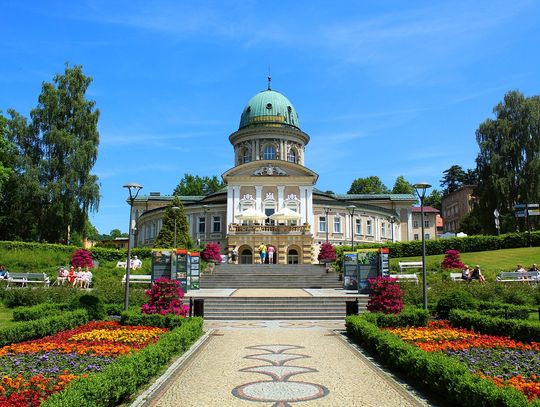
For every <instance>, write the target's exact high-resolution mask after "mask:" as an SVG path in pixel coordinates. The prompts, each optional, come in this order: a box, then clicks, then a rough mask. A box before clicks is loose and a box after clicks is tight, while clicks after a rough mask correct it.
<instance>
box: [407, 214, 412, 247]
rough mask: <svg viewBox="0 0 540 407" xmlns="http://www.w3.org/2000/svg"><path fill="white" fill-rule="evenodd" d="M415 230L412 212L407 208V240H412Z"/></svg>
mask: <svg viewBox="0 0 540 407" xmlns="http://www.w3.org/2000/svg"><path fill="white" fill-rule="evenodd" d="M412 238H413V228H412V211H411V210H410V209H408V208H407V240H412Z"/></svg>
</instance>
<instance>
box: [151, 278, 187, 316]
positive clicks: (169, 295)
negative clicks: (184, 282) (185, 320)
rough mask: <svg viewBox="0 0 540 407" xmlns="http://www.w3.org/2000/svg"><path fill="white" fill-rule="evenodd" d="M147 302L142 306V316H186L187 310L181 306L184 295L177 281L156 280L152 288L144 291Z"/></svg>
mask: <svg viewBox="0 0 540 407" xmlns="http://www.w3.org/2000/svg"><path fill="white" fill-rule="evenodd" d="M146 296H147V297H148V302H147V303H146V304H143V305H142V307H141V311H142V312H143V314H161V315H167V314H174V315H182V316H184V317H185V316H186V314H187V312H188V310H189V308H188V307H187V306H184V305H183V301H182V299H183V298H184V293H183V291H182V289H181V288H180V283H179V282H178V281H177V280H170V279H168V278H158V279H157V280H155V281H154V284H153V285H152V287H151V288H150V289H148V290H146Z"/></svg>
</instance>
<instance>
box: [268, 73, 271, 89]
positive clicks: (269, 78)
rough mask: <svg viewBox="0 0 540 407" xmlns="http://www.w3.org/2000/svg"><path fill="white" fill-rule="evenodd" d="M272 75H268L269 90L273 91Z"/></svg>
mask: <svg viewBox="0 0 540 407" xmlns="http://www.w3.org/2000/svg"><path fill="white" fill-rule="evenodd" d="M271 85H272V75H270V74H268V90H272V86H271Z"/></svg>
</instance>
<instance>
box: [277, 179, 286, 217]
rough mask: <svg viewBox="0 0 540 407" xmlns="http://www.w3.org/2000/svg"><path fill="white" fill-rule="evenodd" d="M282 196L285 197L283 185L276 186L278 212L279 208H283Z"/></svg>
mask: <svg viewBox="0 0 540 407" xmlns="http://www.w3.org/2000/svg"><path fill="white" fill-rule="evenodd" d="M284 195H285V186H284V185H278V186H277V204H278V208H277V210H278V211H279V210H280V209H281V208H283V198H284Z"/></svg>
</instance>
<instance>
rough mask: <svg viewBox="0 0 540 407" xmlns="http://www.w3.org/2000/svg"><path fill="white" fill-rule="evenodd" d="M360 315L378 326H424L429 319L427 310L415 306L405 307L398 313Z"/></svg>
mask: <svg viewBox="0 0 540 407" xmlns="http://www.w3.org/2000/svg"><path fill="white" fill-rule="evenodd" d="M362 316H363V318H365V319H366V320H367V321H369V322H371V323H373V324H375V325H377V326H378V327H391V326H393V327H403V326H426V325H427V323H428V321H429V311H426V310H424V309H422V308H417V307H405V308H404V309H403V311H401V312H400V313H399V314H383V313H382V312H371V313H365V314H363V315H362Z"/></svg>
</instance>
